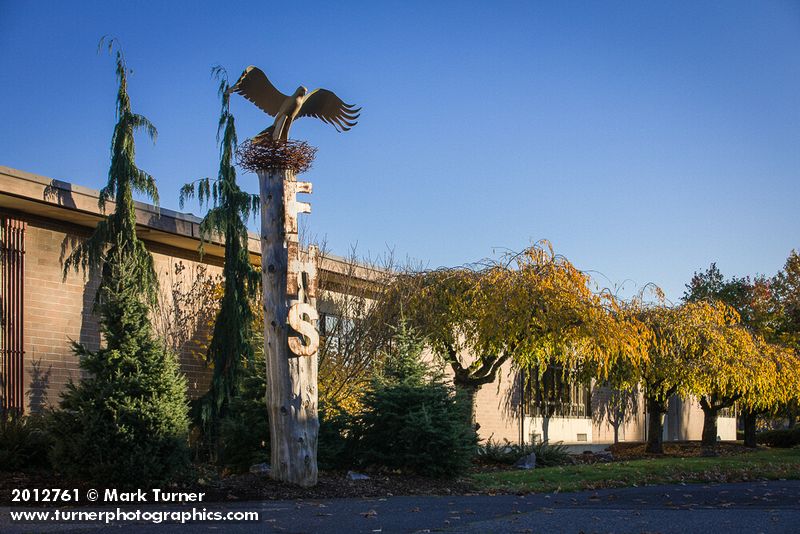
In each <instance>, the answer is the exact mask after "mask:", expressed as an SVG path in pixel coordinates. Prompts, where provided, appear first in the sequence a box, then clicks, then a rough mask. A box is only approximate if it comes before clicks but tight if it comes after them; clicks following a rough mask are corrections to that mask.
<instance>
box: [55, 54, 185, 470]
mask: <svg viewBox="0 0 800 534" xmlns="http://www.w3.org/2000/svg"><path fill="white" fill-rule="evenodd" d="M102 43H103V41H101V45H102ZM113 47H114V41H113V40H112V41H110V42H109V51H110V52H111V51H113ZM116 66H117V79H118V81H119V92H118V94H117V119H118V122H117V124H116V126H115V128H114V135H113V138H112V143H111V146H112V153H111V168H110V169H109V177H108V184H107V185H106V187H104V188H103V190H102V191H101V193H100V206H101V208H103V207H104V206H105V202H106V201H108V200H110V199H112V198H113V199H114V200H115V208H114V212H113V213H112V214H109V215H108V216H107V217H106V219H104V220H102V221H101V222H100V223H99V224H98V226H97V229H96V230H95V232H94V233H93V234H92V236H91V237H90V238H89V239H88V240H87V241H85V242H84V243H83V244H80V245H79V246H78V247H76V248H75V249H74V251H73V252H72V254H71V255H70V256H69V257H68V258H67V259H66V261H65V263H64V270H65V274H66V272H68V270H69V269H70V268H75V269H76V270H78V269H80V268H83V269H85V270H88V271H89V272H95V273H96V272H100V273H101V278H100V286H99V289H98V293H97V296H96V299H95V302H96V304H95V310H96V311H97V312H98V314H99V322H100V330H101V332H102V334H103V339H104V343H103V345H104V346H103V347H102V348H101V349H99V350H97V351H92V350H89V349H88V348H86V347H85V346H83V345H80V344H78V343H74V344H73V350H74V351H75V353H76V355H78V356H79V357H80V366H81V369H82V370H84V371H85V372H86V374H85V376H84V377H83V379H82V380H81V382H80V384H78V385H75V384H72V383H70V384H69V385H68V386H67V389H66V391H65V392H64V394H63V395H62V400H61V408H62V410H60V411H58V412H56V414H55V424H54V425H53V432H54V434H55V436H56V444H55V447H54V450H53V452H52V459H53V462H54V464H55V465H57V466H58V467H59V469H61V470H64V471H65V472H67V473H68V474H70V475H72V476H75V477H78V478H90V479H92V480H96V481H103V482H105V483H119V484H130V485H137V484H138V485H142V484H147V483H152V482H166V481H170V480H174V479H175V478H176V477H177V476H179V475H180V474H181V473H182V472H183V470H184V469H185V468H186V467H187V466H188V461H189V457H188V447H187V442H186V438H187V433H188V413H187V412H188V404H187V401H186V381H185V378H184V377H183V376H182V375H181V374H180V372H179V369H178V363H177V361H176V358H175V355H174V354H171V353H168V352H167V353H165V352H164V349H163V345H162V344H161V343H159V342H158V340H157V339H156V337H155V336H154V334H153V331H152V326H151V323H150V317H149V312H150V307H149V304H152V303H154V301H155V296H156V291H157V290H158V285H157V279H156V277H155V271H154V269H153V258H152V256H151V255H150V253H149V252H148V251H147V249H146V248H145V246H144V243H143V242H141V241H140V240H139V239H138V238H137V237H136V218H135V206H134V203H133V191H134V190H137V191H140V192H144V193H146V194H148V195H149V196H150V197H151V198H152V199H153V200H154V201H157V191H156V186H155V181H154V180H153V178H152V177H151V176H150V175H149V174H147V173H145V172H143V171H141V170H139V169H138V168H137V167H136V163H135V160H134V155H135V149H134V137H133V135H134V132H135V131H136V130H139V129H145V130H146V132H147V133H148V134H149V135H150V137H151V138H155V134H156V130H155V128H154V127H153V125H152V124H151V123H150V122H149V121H148V120H147V119H145V118H144V117H142V116H141V115H136V114H134V113H133V112H132V111H131V107H130V99H129V98H128V94H127V72H128V70H127V67H126V65H125V59H124V56H123V55H122V52H121V51H120V50H119V49H118V48H117V51H116Z"/></svg>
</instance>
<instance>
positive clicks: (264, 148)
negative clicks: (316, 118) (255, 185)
mask: <svg viewBox="0 0 800 534" xmlns="http://www.w3.org/2000/svg"><path fill="white" fill-rule="evenodd" d="M316 153H317V149H316V147H313V146H311V145H309V144H308V143H306V142H304V141H293V140H288V141H275V140H274V139H272V138H271V137H261V138H259V139H258V140H257V141H254V140H252V139H248V140H246V141H245V142H243V143H241V144H240V145H239V148H237V149H236V160H237V162H238V163H239V165H241V166H242V167H243V168H244V169H247V170H248V171H251V172H258V171H264V170H267V171H271V170H278V169H289V170H291V171H293V172H294V173H295V174H301V173H304V172H306V171H307V170H308V169H310V168H311V164H312V163H313V162H314V156H315V155H316Z"/></svg>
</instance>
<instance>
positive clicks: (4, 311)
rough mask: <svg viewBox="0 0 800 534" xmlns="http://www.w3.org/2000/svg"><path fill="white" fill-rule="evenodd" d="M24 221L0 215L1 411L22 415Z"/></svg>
mask: <svg viewBox="0 0 800 534" xmlns="http://www.w3.org/2000/svg"><path fill="white" fill-rule="evenodd" d="M25 226H26V224H25V222H24V221H21V220H18V219H14V218H11V217H4V216H3V215H2V214H0V412H8V411H16V412H22V410H23V408H24V399H23V384H22V382H23V364H24V355H25V352H24V345H23V339H24V330H23V322H22V319H23V314H22V304H23V302H24V273H25Z"/></svg>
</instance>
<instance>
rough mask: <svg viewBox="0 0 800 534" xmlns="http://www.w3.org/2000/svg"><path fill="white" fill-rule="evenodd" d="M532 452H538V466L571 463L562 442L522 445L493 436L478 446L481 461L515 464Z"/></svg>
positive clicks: (478, 456)
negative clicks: (498, 439)
mask: <svg viewBox="0 0 800 534" xmlns="http://www.w3.org/2000/svg"><path fill="white" fill-rule="evenodd" d="M532 452H534V453H536V465H537V466H538V467H553V466H557V465H567V464H569V463H571V462H570V458H569V453H568V452H567V448H566V446H564V445H562V444H561V442H558V443H549V442H540V443H534V444H525V445H522V446H520V445H519V444H517V443H511V442H509V441H508V440H507V439H504V440H503V442H502V443H501V442H499V441H493V440H492V438H491V437H489V439H488V440H486V443H484V444H482V445H479V446H478V453H477V457H476V459H477V461H478V462H480V463H489V464H506V465H513V464H515V463H516V462H517V460H519V459H520V458H522V457H523V456H528V455H529V454H530V453H532Z"/></svg>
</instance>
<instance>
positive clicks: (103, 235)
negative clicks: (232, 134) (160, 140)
mask: <svg viewBox="0 0 800 534" xmlns="http://www.w3.org/2000/svg"><path fill="white" fill-rule="evenodd" d="M104 42H105V38H103V39H102V40H101V41H100V46H101V47H102V46H103V44H104ZM114 44H115V41H114V39H111V40H109V41H108V50H109V52H112V51H113V47H114ZM116 64H117V80H118V81H119V90H118V91H117V110H116V111H117V124H116V125H115V126H114V134H113V136H112V137H111V166H110V167H109V169H108V183H107V184H106V186H105V187H104V188H102V189H101V190H100V197H99V198H98V201H97V202H98V205H99V206H100V209H101V210H102V211H105V208H106V202H108V201H110V200H114V202H115V206H114V212H113V213H111V214H109V215H108V216H107V217H106V218H105V219H103V220H101V221H100V222H99V223H97V226H96V227H95V230H94V232H93V233H92V235H91V236H90V237H89V238H88V239H87V240H86V241H84V242H82V243H79V244H78V245H77V246H76V247H75V248H74V249H73V250H72V252H71V253H70V254H69V256H67V258H66V259H65V261H64V276H65V277H66V275H67V273H68V272H69V271H70V270H71V269H72V270H74V271H75V272H78V271H79V270H83V271H88V272H89V273H90V274H94V273H96V272H97V271H98V270H99V271H100V274H101V281H100V287H101V288H102V287H103V286H104V285H107V284H109V283H110V282H111V279H110V277H111V276H112V273H111V271H110V269H108V268H107V266H108V261H107V257H116V258H117V259H123V258H124V259H125V261H130V262H132V264H133V266H134V267H135V268H133V269H131V271H130V273H129V274H130V276H133V277H134V281H135V282H136V284H138V286H139V288H140V290H141V291H143V292H144V294H145V295H146V296H147V298H148V300H149V301H150V303H151V304H155V303H156V296H157V291H158V278H157V277H156V272H155V268H154V266H153V257H152V256H151V255H150V252H148V250H147V248H145V246H144V243H143V242H142V241H139V240H138V239H137V238H136V207H135V205H134V202H133V192H134V191H136V192H139V193H143V194H145V195H147V196H148V197H150V198H151V199H152V201H153V203H154V204H155V205H156V206H157V205H158V189H157V188H156V182H155V179H153V177H152V176H150V175H149V174H148V173H146V172H145V171H143V170H141V169H139V168H138V167H137V166H136V146H135V143H134V133H135V132H137V131H139V130H144V131H145V133H147V135H148V137H149V138H150V139H151V140H153V141H155V139H156V137H157V136H158V131H157V130H156V127H155V126H153V124H152V123H151V122H150V121H149V120H147V119H146V118H145V117H143V116H142V115H138V114H136V113H133V112H132V111H131V101H130V98H129V97H128V80H127V73H128V68H127V65H126V64H125V57H124V56H123V54H122V51H121V50H119V48H117V51H116ZM118 249H123V250H125V253H124V254H122V255H119V256H116V255H115V251H117V250H118ZM100 291H101V290H100V289H98V296H99V294H100Z"/></svg>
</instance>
